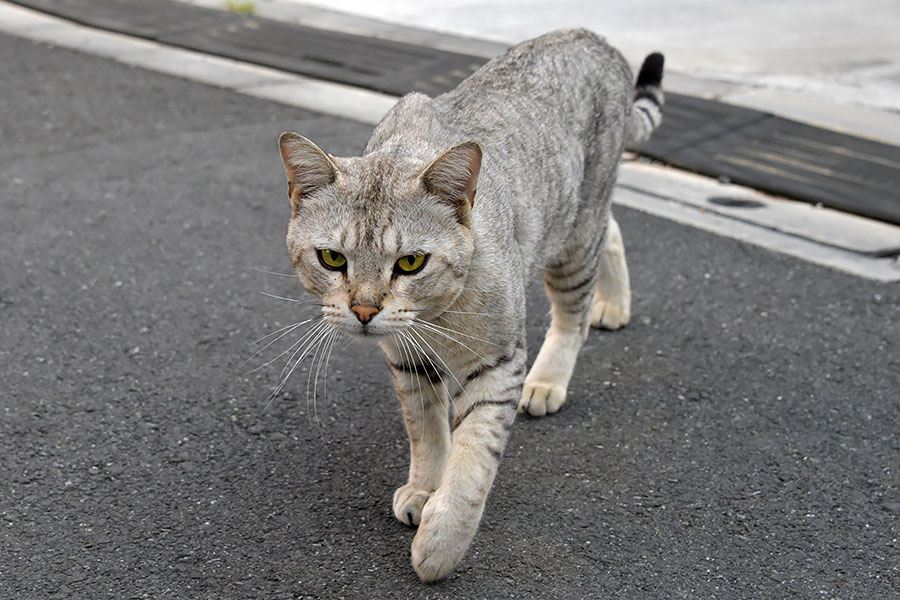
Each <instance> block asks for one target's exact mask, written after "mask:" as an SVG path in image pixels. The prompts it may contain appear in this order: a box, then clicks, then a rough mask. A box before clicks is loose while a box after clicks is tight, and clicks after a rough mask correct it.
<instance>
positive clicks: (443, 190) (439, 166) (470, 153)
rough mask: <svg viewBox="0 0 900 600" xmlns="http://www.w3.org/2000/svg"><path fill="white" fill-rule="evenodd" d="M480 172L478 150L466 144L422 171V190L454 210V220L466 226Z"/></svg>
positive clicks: (472, 143) (476, 143)
mask: <svg viewBox="0 0 900 600" xmlns="http://www.w3.org/2000/svg"><path fill="white" fill-rule="evenodd" d="M480 171H481V146H480V145H479V144H478V142H475V141H468V142H463V143H462V144H458V145H456V146H453V147H452V148H450V149H449V150H447V151H446V152H444V153H443V154H441V155H440V156H438V157H437V158H436V159H435V160H434V162H432V163H431V164H430V165H428V166H427V167H425V170H424V171H422V183H423V184H424V185H425V189H426V190H428V191H429V192H430V193H432V194H434V195H435V196H437V197H438V198H440V199H441V200H443V201H445V202H447V203H448V204H450V205H451V206H453V207H455V208H456V213H457V218H458V219H459V222H460V223H462V224H468V222H469V212H471V210H472V205H473V204H474V203H475V187H476V185H477V183H478V173H479V172H480Z"/></svg>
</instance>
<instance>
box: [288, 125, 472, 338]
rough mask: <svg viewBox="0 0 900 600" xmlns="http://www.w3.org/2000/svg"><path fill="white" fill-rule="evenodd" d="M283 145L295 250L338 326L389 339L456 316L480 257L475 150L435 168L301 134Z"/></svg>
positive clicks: (312, 289)
mask: <svg viewBox="0 0 900 600" xmlns="http://www.w3.org/2000/svg"><path fill="white" fill-rule="evenodd" d="M278 142H279V147H280V150H281V157H282V160H283V161H284V167H285V171H286V172H287V177H288V196H289V198H290V200H291V221H290V224H289V225H288V233H287V246H288V252H289V253H290V256H291V260H292V261H293V264H294V269H295V270H296V272H297V275H298V276H299V277H300V281H301V282H302V283H303V286H304V287H305V288H306V290H307V291H308V292H309V293H311V294H312V295H314V296H315V297H317V298H319V299H320V300H321V302H322V304H323V308H322V312H323V316H324V318H325V320H326V321H327V322H328V323H329V324H331V325H333V326H336V327H338V328H340V329H342V330H344V331H347V332H349V333H352V334H357V335H363V336H384V335H391V334H393V333H396V332H398V331H401V330H403V329H405V328H406V327H408V326H409V325H410V324H411V323H412V322H413V319H415V318H427V317H429V316H434V315H436V314H439V313H441V312H442V311H443V310H444V309H447V308H449V306H450V305H451V304H452V303H453V301H454V300H456V298H457V297H458V296H459V294H460V293H461V292H462V291H463V288H464V285H465V281H466V277H467V275H468V272H469V266H470V264H471V261H472V255H473V252H474V242H473V236H472V230H471V225H470V213H471V210H472V205H473V202H474V198H475V184H476V181H477V179H478V173H479V170H480V168H481V147H480V146H479V145H478V144H477V143H476V142H471V141H470V142H465V143H463V144H459V145H457V146H454V147H452V148H450V149H449V150H447V151H446V152H444V153H443V154H441V155H440V156H438V157H436V158H435V159H434V160H433V161H432V162H430V163H427V162H423V163H417V162H416V161H413V160H410V159H408V158H404V157H403V156H401V155H399V154H391V153H377V152H376V153H373V154H369V155H366V156H363V157H357V158H337V157H334V156H330V155H328V154H325V152H323V151H322V150H321V149H320V148H319V147H318V146H316V145H315V144H314V143H312V142H311V141H309V140H308V139H306V138H305V137H303V136H301V135H298V134H296V133H292V132H285V133H282V134H281V137H280V138H279V140H278Z"/></svg>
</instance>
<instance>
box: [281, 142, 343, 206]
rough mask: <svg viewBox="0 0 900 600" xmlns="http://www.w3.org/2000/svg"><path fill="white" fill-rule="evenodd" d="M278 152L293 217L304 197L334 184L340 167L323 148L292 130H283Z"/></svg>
mask: <svg viewBox="0 0 900 600" xmlns="http://www.w3.org/2000/svg"><path fill="white" fill-rule="evenodd" d="M278 149H279V150H281V160H282V162H284V171H285V173H286V174H287V179H288V198H290V199H291V208H292V214H291V217H294V216H295V215H296V214H297V209H298V208H299V207H300V202H301V201H302V199H303V198H304V197H305V196H308V195H309V194H311V193H313V192H315V191H316V190H318V189H320V188H323V187H325V186H326V185H329V184H331V183H333V182H334V179H335V176H336V174H337V165H335V164H334V161H333V160H332V159H331V157H330V156H328V155H327V154H325V153H324V152H323V151H322V149H321V148H319V147H318V146H316V145H315V144H314V143H312V142H311V141H309V140H308V139H306V138H305V137H303V136H302V135H300V134H299V133H294V132H293V131H283V132H282V133H281V135H280V136H278Z"/></svg>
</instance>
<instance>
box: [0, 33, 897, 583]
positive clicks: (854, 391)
mask: <svg viewBox="0 0 900 600" xmlns="http://www.w3.org/2000/svg"><path fill="white" fill-rule="evenodd" d="M0 55H2V56H3V57H4V60H3V61H0V82H2V84H0V89H2V99H3V103H2V106H0V134H2V140H3V144H2V145H0V182H2V188H0V189H2V197H0V207H2V219H0V335H2V337H0V376H2V397H0V482H2V488H0V490H2V491H0V598H4V599H6V598H9V599H12V598H41V599H42V598H90V599H95V598H117V599H121V598H210V599H218V598H266V599H282V598H285V599H286V598H324V599H332V598H416V599H418V598H423V599H427V598H434V599H438V598H465V599H482V598H483V599H496V598H563V599H569V598H571V599H580V598H628V599H632V598H666V599H671V598H692V599H693V598H703V599H714V598H721V599H730V598H748V599H749V598H795V597H796V598H827V599H832V598H834V599H837V598H840V599H842V600H848V599H860V600H879V599H889V598H896V597H898V594H900V572H898V568H900V566H898V565H900V550H898V536H900V526H898V523H897V517H898V514H900V473H898V471H900V464H898V456H900V452H898V451H900V436H898V426H897V414H898V408H900V399H898V395H900V394H898V390H900V375H898V373H900V359H898V352H897V343H898V340H900V326H898V317H900V294H898V286H896V285H884V284H876V283H872V282H868V281H865V280H862V279H857V278H854V277H851V276H846V275H843V274H840V273H837V272H834V271H830V270H827V269H824V268H820V267H817V266H814V265H810V264H807V263H804V262H800V261H797V260H794V259H792V258H789V257H786V256H782V255H778V254H774V253H771V252H767V251H765V250H761V249H758V248H756V247H753V246H749V245H746V244H742V243H739V242H736V241H734V240H730V239H725V238H719V237H715V236H713V235H709V234H706V233H702V232H699V231H696V230H693V229H690V228H686V227H683V226H680V225H677V224H674V223H672V222H669V221H665V220H661V219H658V218H654V217H650V216H647V215H644V214H641V213H637V212H633V211H629V210H625V209H619V210H618V213H617V214H618V218H619V220H620V223H621V225H622V228H623V231H624V236H625V238H626V246H627V251H628V253H629V262H630V265H631V269H632V277H633V286H634V289H635V306H634V319H633V322H632V324H631V325H630V326H629V327H627V328H626V329H624V330H622V331H619V332H615V333H604V332H598V331H595V332H593V333H592V334H591V338H590V340H589V343H588V346H587V347H586V348H585V350H584V352H583V354H582V357H581V360H580V363H579V367H578V370H577V372H576V375H575V378H574V380H573V383H572V386H571V388H570V403H569V405H568V406H567V407H566V409H565V410H563V411H562V412H560V413H559V414H558V415H555V416H553V417H549V418H544V419H538V420H531V419H526V418H522V419H520V421H519V423H517V426H516V427H515V428H514V432H513V435H512V438H511V442H510V445H509V447H508V450H507V453H506V456H505V457H504V460H503V463H502V465H501V469H500V474H499V476H498V478H497V481H496V484H495V487H494V491H493V492H492V494H491V497H490V498H489V502H488V507H487V510H486V512H485V516H484V520H483V524H482V527H481V531H480V533H479V534H478V536H477V538H476V540H475V542H474V544H473V545H472V547H471V549H470V551H469V553H468V554H467V555H466V557H465V558H464V560H463V562H462V563H461V564H460V566H459V568H458V569H457V571H456V573H455V574H454V575H452V576H451V577H450V578H449V579H448V580H446V581H444V582H442V583H439V584H437V585H431V586H425V585H423V584H421V583H419V581H418V580H417V578H416V577H415V574H414V573H413V571H412V569H411V567H410V566H409V551H408V547H409V544H410V542H411V541H412V537H413V533H414V532H413V530H411V529H408V528H406V527H404V526H402V525H401V524H399V523H398V522H397V521H396V520H395V519H394V517H393V516H392V514H391V510H390V499H391V496H392V494H393V491H394V489H395V487H396V486H398V485H400V484H401V483H403V481H404V478H405V472H406V467H407V450H406V439H405V433H404V430H403V425H402V422H401V419H400V415H399V411H398V410H397V407H396V402H395V400H394V399H393V393H392V390H391V384H390V378H389V375H388V372H387V369H386V368H385V366H384V364H383V360H382V359H381V358H380V356H379V355H378V354H377V353H376V352H373V351H372V349H371V348H367V347H362V346H355V345H348V346H346V347H344V348H340V351H339V352H338V351H336V352H335V354H334V355H333V356H332V358H331V361H330V364H329V368H328V374H327V381H328V389H327V398H324V397H323V396H322V390H321V387H320V389H319V397H318V400H317V402H316V410H315V411H314V410H313V407H312V406H311V405H309V404H308V403H307V400H306V382H307V375H306V371H303V372H299V373H296V374H295V375H294V377H293V378H292V380H291V382H290V383H289V385H288V387H287V392H286V393H284V394H282V395H281V396H279V397H278V398H276V399H275V400H274V401H273V402H272V403H271V405H270V406H268V408H266V396H267V394H268V393H269V391H270V389H271V388H272V386H273V385H274V383H275V382H276V381H277V379H278V375H279V371H280V367H281V362H280V361H276V362H275V363H273V364H272V365H270V366H269V367H266V368H263V369H261V370H259V371H257V372H255V373H252V374H249V375H248V374H247V371H248V370H249V369H250V368H252V367H254V366H259V365H261V364H263V363H264V362H265V361H267V360H270V359H272V358H275V357H276V356H277V354H278V351H276V350H275V348H276V347H278V348H283V347H284V346H279V345H276V346H275V347H273V348H270V349H269V350H267V351H265V352H264V353H263V354H262V355H261V357H258V358H256V359H254V360H253V361H251V362H250V364H249V365H248V366H244V367H242V366H241V363H242V362H243V361H244V360H245V359H247V358H248V357H250V356H251V355H252V354H253V352H254V351H255V350H256V349H258V347H259V346H254V345H253V344H251V342H252V341H253V340H255V339H257V338H259V337H261V336H263V335H265V334H266V333H268V332H270V331H273V330H275V329H277V328H278V327H279V326H280V325H281V324H287V323H290V322H293V321H296V320H298V319H299V316H298V314H301V313H303V312H304V311H303V309H302V308H298V305H295V304H292V303H290V302H284V301H279V300H276V299H273V298H270V297H267V296H263V295H261V294H260V293H259V292H260V291H261V290H262V291H266V292H269V293H272V294H276V295H282V296H291V297H299V296H300V293H301V291H302V290H301V288H300V286H299V284H298V283H297V282H295V281H294V280H292V279H291V278H288V277H278V276H275V275H270V274H266V273H263V272H261V271H260V270H258V269H264V270H271V271H276V272H282V273H287V272H289V271H290V265H289V261H288V259H287V254H286V251H285V249H284V244H283V234H284V230H285V226H286V221H287V218H288V216H289V209H288V203H287V199H286V195H285V194H286V192H285V184H284V181H283V171H282V167H281V164H280V161H279V158H278V155H277V152H276V148H275V139H276V136H277V134H278V132H279V131H281V130H282V129H288V128H289V129H294V130H298V131H301V132H303V133H304V134H305V135H307V136H309V137H311V138H313V139H315V140H317V141H318V142H319V143H320V144H321V145H322V146H324V147H325V148H326V149H327V150H328V151H330V152H332V153H334V154H345V153H352V152H356V151H359V150H360V149H361V148H362V147H363V145H364V143H365V140H366V138H367V136H368V134H369V132H370V129H369V128H368V127H367V126H364V125H360V124H357V123H353V122H350V121H342V120H339V119H335V118H331V117H324V116H321V115H317V114H313V113H309V112H304V111H300V110H296V109H291V108H286V107H283V106H279V105H277V104H272V103H267V102H262V101H258V100H254V99H250V98H246V97H243V96H240V95H237V94H233V93H230V92H225V91H221V90H216V89H213V88H209V87H205V86H202V85H198V84H194V83H189V82H185V81H181V80H178V79H174V78H170V77H166V76H162V75H158V74H154V73H149V72H145V71H142V70H139V69H129V68H127V67H125V66H122V65H119V64H115V63H112V62H108V61H105V60H102V59H97V58H93V57H89V56H85V55H80V54H78V53H73V52H69V51H65V50H60V49H52V48H47V47H44V46H40V45H34V44H32V43H30V42H27V41H21V40H18V39H15V38H10V37H5V36H0ZM531 298H532V301H531V307H530V308H531V310H530V312H529V314H528V317H527V318H528V331H529V344H530V346H531V351H532V353H534V351H535V350H536V348H537V345H538V343H539V341H540V339H541V336H542V333H543V329H544V327H545V326H546V325H547V322H548V319H547V317H546V308H547V307H546V303H545V301H544V300H543V298H542V297H541V290H540V287H539V286H538V285H537V284H535V285H534V286H533V288H532V294H531ZM320 381H321V378H320ZM314 413H317V418H318V421H316V415H315V414H314Z"/></svg>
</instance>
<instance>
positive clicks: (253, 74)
mask: <svg viewBox="0 0 900 600" xmlns="http://www.w3.org/2000/svg"><path fill="white" fill-rule="evenodd" d="M0 31H3V32H5V33H8V34H10V35H14V36H17V37H21V38H26V39H29V40H33V41H38V42H44V43H47V44H50V45H54V46H61V47H64V48H69V49H72V50H76V51H79V52H85V53H88V54H93V55H96V56H101V57H104V58H109V59H112V60H115V61H117V62H120V63H124V64H128V65H134V66H138V67H142V68H145V69H148V70H151V71H156V72H160V73H166V74H169V75H174V76H177V77H181V78H183V79H189V80H191V81H196V82H199V83H204V84H207V85H212V86H216V87H220V88H224V89H228V90H232V91H235V92H238V93H241V94H245V95H248V96H253V97H256V98H262V99H266V100H272V101H275V102H278V103H281V104H285V105H289V106H294V107H298V108H303V109H307V110H311V111H315V112H319V113H324V114H329V115H334V116H338V117H344V118H349V119H353V120H356V121H360V122H363V123H367V124H370V125H375V124H377V123H378V122H379V121H380V120H381V118H382V117H383V116H384V115H385V114H386V113H387V112H388V111H389V110H390V109H391V107H392V106H393V105H394V104H395V103H396V101H397V98H396V97H394V96H389V95H386V94H380V93H377V92H372V91H369V90H364V89H360V88H355V87H352V86H348V85H342V84H338V83H331V82H326V81H320V80H316V79H312V78H309V77H303V76H301V75H295V74H291V73H285V72H283V71H278V70H276V69H271V68H268V67H260V66H257V65H252V64H248V63H244V62H241V61H236V60H231V59H227V58H220V57H215V56H209V55H206V54H202V53H200V52H194V51H191V50H184V49H181V48H174V47H171V46H166V45H164V44H160V43H157V42H152V41H148V40H144V39H139V38H133V37H129V36H126V35H121V34H117V33H111V32H107V31H102V30H98V29H94V28H91V27H87V26H84V25H79V24H76V23H72V22H70V21H66V20H64V19H59V18H56V17H51V16H48V15H45V14H43V13H40V12H38V11H34V10H30V9H26V8H22V7H19V6H16V5H12V4H9V3H8V2H4V1H2V0H0ZM648 169H650V170H648ZM686 177H691V178H694V179H693V180H692V181H690V182H687V180H686V179H685V178H686ZM716 184H717V182H716V181H715V180H712V179H708V178H703V177H699V176H695V175H686V174H684V173H681V172H679V171H676V170H673V169H664V168H658V167H657V168H652V167H647V166H641V165H636V164H631V165H629V164H625V165H623V168H622V175H621V181H620V185H618V186H617V189H616V194H615V198H614V201H615V202H616V203H617V204H619V205H622V206H627V207H629V208H634V209H636V210H639V211H642V212H647V213H650V214H653V215H656V216H660V217H663V218H667V219H670V220H673V221H676V222H678V223H682V224H685V225H689V226H691V227H696V228H698V229H703V230H705V231H710V232H712V233H716V234H718V235H722V236H726V237H731V238H735V239H739V240H742V241H745V242H748V243H751V244H754V245H757V246H762V247H764V248H768V249H770V250H774V251H777V252H782V253H785V254H789V255H791V256H795V257H797V258H801V259H804V260H807V261H810V262H814V263H817V264H821V265H826V266H829V267H832V268H835V269H839V270H841V271H845V272H847V273H852V274H854V275H858V276H861V277H866V278H869V279H875V280H879V281H900V262H898V260H897V257H885V258H877V257H872V256H866V255H865V254H864V253H865V252H866V251H867V250H868V248H867V247H864V248H860V247H858V246H859V244H857V243H856V242H854V241H853V240H854V239H855V240H864V241H865V240H868V241H869V242H871V240H872V238H871V236H870V235H869V233H870V232H877V235H878V236H880V237H879V238H878V239H879V240H880V241H879V243H880V244H881V245H882V246H883V247H886V246H885V244H886V245H887V246H890V245H891V244H892V243H894V241H896V243H895V244H894V247H895V248H900V227H895V226H893V225H886V224H884V223H877V222H874V221H870V220H867V219H862V218H860V217H855V216H852V215H844V214H842V213H837V212H835V211H830V212H829V213H828V214H827V218H826V219H825V220H827V226H828V227H829V229H828V230H823V229H822V227H825V225H823V223H824V221H823V220H818V221H817V220H816V219H812V220H809V221H808V219H807V218H808V217H809V216H810V215H812V213H809V212H805V213H803V212H802V211H801V214H800V216H799V218H798V216H797V215H798V213H797V211H798V208H797V203H795V202H791V201H787V200H781V199H778V198H774V197H771V196H766V195H764V194H761V193H759V192H756V191H754V190H749V189H747V188H742V187H740V186H729V190H728V194H729V195H739V196H742V197H746V196H748V195H753V196H754V198H762V199H763V201H762V202H763V204H764V205H765V207H766V210H765V211H763V212H761V213H760V216H763V217H764V218H762V219H758V218H756V217H755V216H753V212H752V211H753V209H752V208H747V209H746V210H745V211H744V212H741V211H740V210H739V209H735V208H725V209H723V208H720V207H715V206H713V205H711V204H709V203H708V201H709V198H710V197H711V195H714V194H712V193H711V192H712V191H713V190H714V188H715V187H716ZM719 195H721V194H719ZM736 211H737V212H736ZM823 214H824V213H823ZM782 221H783V222H784V223H785V224H786V225H785V226H779V225H778V223H779V222H782ZM807 221H808V222H807ZM823 231H833V232H835V239H837V240H838V242H839V243H831V240H830V239H829V241H826V240H824V239H823ZM838 232H839V233H840V235H838ZM825 235H826V236H828V235H830V234H828V233H826V234H825ZM873 235H874V234H873ZM848 240H849V241H848ZM854 244H856V245H854ZM863 246H865V244H863Z"/></svg>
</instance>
